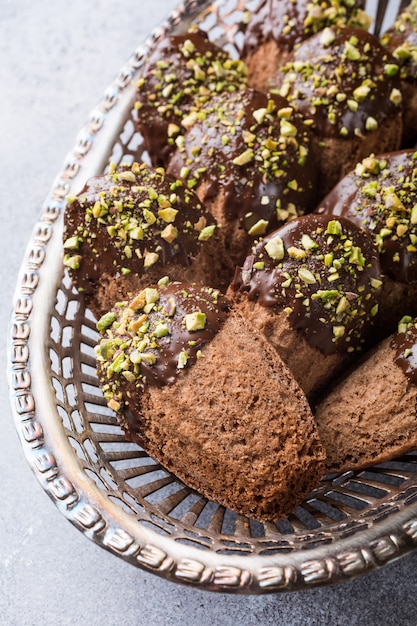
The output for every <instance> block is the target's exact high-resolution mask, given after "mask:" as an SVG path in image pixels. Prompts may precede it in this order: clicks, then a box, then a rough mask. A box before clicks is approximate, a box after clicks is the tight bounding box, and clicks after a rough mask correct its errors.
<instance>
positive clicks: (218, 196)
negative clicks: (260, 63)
mask: <svg viewBox="0 0 417 626" xmlns="http://www.w3.org/2000/svg"><path fill="white" fill-rule="evenodd" d="M311 142H312V135H311V133H310V130H309V129H308V128H307V126H306V125H305V124H304V121H303V120H302V118H301V117H300V116H299V115H298V114H297V113H296V112H295V111H294V110H293V108H292V107H290V106H289V105H288V102H287V101H286V100H285V99H284V98H282V97H281V96H277V95H266V94H263V93H261V92H258V91H255V90H251V89H249V90H243V91H238V92H235V93H232V94H224V95H219V96H216V97H214V98H212V99H211V100H210V102H209V103H207V105H205V106H204V107H203V108H202V109H201V110H200V112H199V115H198V119H196V121H195V123H194V124H193V125H192V127H191V128H190V129H189V131H188V132H187V133H186V134H185V136H184V137H183V142H182V143H181V146H180V148H179V149H178V150H177V152H176V153H175V154H174V156H173V158H172V159H171V162H170V164H169V167H168V172H170V173H172V174H173V175H175V176H177V177H182V178H183V179H184V180H185V182H186V184H187V185H188V186H189V187H191V188H192V189H194V190H195V192H196V193H197V195H198V196H199V197H200V199H201V200H202V201H203V202H204V204H205V206H206V207H207V208H208V209H209V210H210V211H211V212H212V214H213V215H214V216H215V218H216V220H217V221H218V223H219V224H221V225H222V229H223V231H224V233H225V240H226V245H227V247H228V250H229V251H230V254H231V256H232V258H233V259H234V260H235V262H237V263H241V262H242V261H243V259H244V258H245V256H246V254H247V251H248V249H249V246H250V244H251V243H252V242H253V240H254V238H255V237H259V236H261V235H263V234H265V233H268V232H271V231H272V230H274V229H275V228H277V226H279V225H280V224H282V223H284V222H285V221H287V220H289V219H292V218H294V217H296V216H297V215H300V214H303V213H305V212H308V211H311V210H312V209H313V208H314V207H313V205H314V202H315V201H316V199H317V195H316V188H315V186H316V180H317V167H316V163H315V159H314V157H313V153H312V150H311Z"/></svg>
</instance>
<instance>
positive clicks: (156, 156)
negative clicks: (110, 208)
mask: <svg viewBox="0 0 417 626" xmlns="http://www.w3.org/2000/svg"><path fill="white" fill-rule="evenodd" d="M246 73H247V70H246V67H245V65H244V63H243V62H242V61H239V60H234V59H232V58H231V57H230V55H229V54H228V53H227V52H226V51H224V50H222V49H221V48H219V47H218V46H216V44H214V43H212V42H210V41H209V39H208V37H207V35H206V33H204V32H202V31H200V30H194V31H191V32H188V33H186V34H184V35H173V36H170V37H165V38H164V39H162V40H161V41H160V43H159V44H158V45H157V46H156V48H155V50H154V51H153V53H152V55H151V56H150V57H149V59H148V60H147V62H146V64H145V66H144V68H143V70H142V72H141V77H140V78H139V81H138V83H137V94H136V105H135V108H136V110H137V120H138V127H139V130H140V131H141V133H142V135H143V137H144V142H145V147H146V149H147V150H148V152H149V154H150V157H151V161H152V163H153V164H154V165H166V163H167V161H168V158H169V155H170V154H171V153H172V152H173V150H174V149H175V139H176V137H177V135H178V134H179V133H180V132H181V129H182V130H184V128H182V123H183V120H184V118H186V116H187V115H188V114H189V113H190V111H191V110H195V109H198V108H199V107H200V106H201V105H202V104H204V103H205V102H207V101H208V100H210V98H211V97H212V96H213V95H214V94H217V93H221V92H223V91H226V92H233V91H235V90H237V89H240V88H242V87H244V86H245V84H246ZM186 123H187V122H186V121H185V124H186Z"/></svg>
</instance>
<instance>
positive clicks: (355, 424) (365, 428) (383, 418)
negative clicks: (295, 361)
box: [315, 317, 417, 472]
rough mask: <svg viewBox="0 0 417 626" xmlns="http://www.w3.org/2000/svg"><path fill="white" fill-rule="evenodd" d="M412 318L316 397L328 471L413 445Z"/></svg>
mask: <svg viewBox="0 0 417 626" xmlns="http://www.w3.org/2000/svg"><path fill="white" fill-rule="evenodd" d="M416 356H417V322H416V320H415V319H412V318H410V317H405V318H403V319H402V320H401V321H400V324H399V327H398V331H397V332H396V333H395V334H394V335H393V336H392V337H389V338H387V339H385V340H384V341H383V342H382V343H381V344H380V345H379V346H378V347H377V348H375V349H374V350H373V351H372V352H371V353H370V354H369V355H368V357H367V359H366V360H365V361H364V362H362V363H361V364H360V365H359V366H358V367H357V368H355V369H354V370H353V371H352V372H351V373H350V375H349V376H347V377H345V378H344V380H342V381H341V382H340V383H339V384H338V385H336V386H334V387H333V388H332V389H331V391H330V393H329V394H328V395H327V396H326V397H325V398H324V399H323V400H322V401H321V403H320V404H319V405H318V407H317V409H316V411H315V419H316V422H317V425H318V428H319V431H320V435H321V438H322V441H323V444H324V446H325V448H326V452H327V461H326V463H327V468H328V470H329V471H331V472H342V471H346V470H354V469H362V468H364V467H367V466H370V465H373V464H376V463H382V462H384V461H387V460H389V459H392V458H394V457H395V456H400V455H401V454H405V453H407V452H409V451H410V450H413V449H415V448H416V447H417V425H416V410H417V386H416V383H417V359H416Z"/></svg>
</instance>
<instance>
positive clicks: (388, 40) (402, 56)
mask: <svg viewBox="0 0 417 626" xmlns="http://www.w3.org/2000/svg"><path fill="white" fill-rule="evenodd" d="M381 42H382V44H383V45H384V46H385V47H386V48H387V49H388V50H389V51H390V52H391V53H392V55H393V56H394V57H395V58H396V60H397V62H398V64H399V66H400V78H401V91H402V95H403V103H404V106H403V147H411V146H413V145H415V143H416V141H417V128H416V123H415V120H416V115H417V2H416V0H412V2H410V4H409V5H408V6H407V7H405V9H403V10H402V11H400V13H399V14H398V17H397V19H396V21H395V23H394V24H393V26H392V27H391V28H390V29H389V30H388V31H387V32H386V33H384V35H383V36H382V37H381Z"/></svg>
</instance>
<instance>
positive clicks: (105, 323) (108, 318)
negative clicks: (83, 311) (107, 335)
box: [96, 311, 116, 331]
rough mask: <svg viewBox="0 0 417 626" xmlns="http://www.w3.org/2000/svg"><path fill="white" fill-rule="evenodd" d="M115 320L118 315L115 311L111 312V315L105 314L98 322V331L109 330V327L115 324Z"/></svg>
mask: <svg viewBox="0 0 417 626" xmlns="http://www.w3.org/2000/svg"><path fill="white" fill-rule="evenodd" d="M115 319H116V314H115V313H114V312H113V311H110V312H109V313H105V314H104V315H102V316H101V317H100V319H99V320H98V322H97V324H96V328H97V330H98V331H100V330H104V329H105V328H108V327H109V326H111V325H112V324H113V322H114V321H115Z"/></svg>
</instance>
